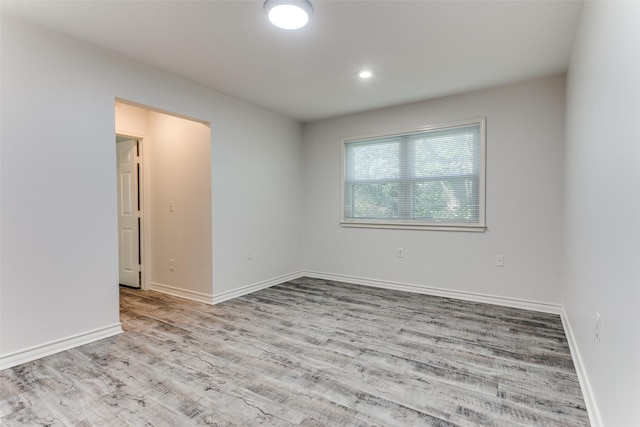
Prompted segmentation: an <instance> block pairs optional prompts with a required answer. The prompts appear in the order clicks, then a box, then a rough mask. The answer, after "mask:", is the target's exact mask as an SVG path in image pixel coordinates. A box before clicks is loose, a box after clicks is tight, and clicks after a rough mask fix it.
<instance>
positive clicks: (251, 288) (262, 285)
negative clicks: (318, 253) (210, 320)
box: [213, 271, 304, 304]
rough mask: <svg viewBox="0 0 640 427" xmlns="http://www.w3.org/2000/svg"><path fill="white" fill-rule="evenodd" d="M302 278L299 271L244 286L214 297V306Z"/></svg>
mask: <svg viewBox="0 0 640 427" xmlns="http://www.w3.org/2000/svg"><path fill="white" fill-rule="evenodd" d="M302 276H304V274H302V272H300V271H298V272H295V273H290V274H285V275H284V276H279V277H274V278H273V279H268V280H263V281H261V282H257V283H253V284H251V285H247V286H243V287H241V288H238V289H234V290H232V291H227V292H223V293H221V294H218V295H214V296H213V304H219V303H221V302H224V301H228V300H230V299H233V298H238V297H241V296H243V295H247V294H250V293H253V292H256V291H259V290H261V289H266V288H270V287H271V286H275V285H279V284H281V283H284V282H288V281H289V280H293V279H298V278H300V277H302Z"/></svg>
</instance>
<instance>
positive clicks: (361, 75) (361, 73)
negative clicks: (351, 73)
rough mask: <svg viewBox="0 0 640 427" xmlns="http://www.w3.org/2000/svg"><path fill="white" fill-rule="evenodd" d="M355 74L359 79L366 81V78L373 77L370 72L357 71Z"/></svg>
mask: <svg viewBox="0 0 640 427" xmlns="http://www.w3.org/2000/svg"><path fill="white" fill-rule="evenodd" d="M356 74H357V75H358V77H360V78H361V79H368V78H370V77H372V76H373V72H372V71H371V70H358V72H356Z"/></svg>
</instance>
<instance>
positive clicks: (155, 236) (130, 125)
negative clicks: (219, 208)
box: [115, 98, 213, 302]
mask: <svg viewBox="0 0 640 427" xmlns="http://www.w3.org/2000/svg"><path fill="white" fill-rule="evenodd" d="M115 125H116V129H115V135H116V148H117V152H118V156H117V158H118V168H119V170H118V191H119V193H118V202H119V206H118V212H119V215H120V216H122V218H119V226H118V230H119V243H120V245H119V246H120V252H121V253H120V254H119V257H120V266H119V267H120V270H121V273H122V274H121V275H120V280H119V282H120V283H121V284H124V285H126V286H130V287H134V288H141V289H142V290H153V291H158V292H164V293H168V294H172V295H175V296H179V297H183V298H189V299H193V300H196V301H202V302H210V301H211V300H212V298H213V267H212V265H213V260H212V236H211V234H212V214H211V211H212V202H211V127H210V124H209V122H205V121H202V120H197V119H193V118H190V117H186V116H182V115H178V114H175V113H170V112H167V111H164V110H158V109H154V108H151V107H148V106H144V105H140V104H137V103H133V102H130V101H126V100H122V99H119V98H118V99H116V100H115ZM118 147H121V148H118ZM136 189H137V190H138V191H137V194H136ZM126 208H128V210H127V209H126ZM127 213H128V214H129V216H126V217H125V214H127ZM120 219H122V220H123V224H120ZM127 221H128V223H127ZM123 275H125V276H128V279H127V278H122V276H123Z"/></svg>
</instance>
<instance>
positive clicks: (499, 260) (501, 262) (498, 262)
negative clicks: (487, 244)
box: [496, 255, 504, 267]
mask: <svg viewBox="0 0 640 427" xmlns="http://www.w3.org/2000/svg"><path fill="white" fill-rule="evenodd" d="M496 267H504V255H496Z"/></svg>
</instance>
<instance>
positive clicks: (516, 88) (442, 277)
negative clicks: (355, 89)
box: [304, 76, 565, 304]
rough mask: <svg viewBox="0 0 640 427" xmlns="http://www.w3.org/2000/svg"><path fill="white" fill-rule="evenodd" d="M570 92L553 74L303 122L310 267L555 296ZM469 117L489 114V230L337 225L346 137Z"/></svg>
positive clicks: (547, 298) (546, 298)
mask: <svg viewBox="0 0 640 427" xmlns="http://www.w3.org/2000/svg"><path fill="white" fill-rule="evenodd" d="M564 91H565V86H564V76H555V77H549V78H545V79H540V80H534V81H529V82H525V83H519V84H513V85H508V86H502V87H498V88H494V89H488V90H483V91H479V92H472V93H467V94H463V95H459V96H452V97H447V98H442V99H436V100H432V101H425V102H420V103H415V104H410V105H404V106H399V107H393V108H387V109H383V110H377V111H372V112H366V113H362V114H355V115H350V116H345V117H339V118H335V119H329V120H324V121H318V122H313V123H308V124H306V125H305V127H304V164H305V184H304V185H305V186H304V189H305V191H304V192H305V195H306V198H305V212H306V215H305V225H306V227H305V230H304V235H305V242H306V245H305V250H306V251H305V260H304V267H305V270H310V271H314V272H320V273H333V274H339V275H344V276H352V277H358V278H364V279H376V280H383V281H385V280H386V281H392V282H401V283H408V284H413V285H418V286H423V287H437V288H442V289H447V290H454V291H462V292H472V293H479V294H484V295H497V296H501V297H506V298H517V299H522V300H528V301H538V302H548V303H555V304H559V302H560V230H561V229H560V226H561V218H562V214H561V213H562V210H561V208H562V156H563V137H564V102H565V99H564ZM473 117H486V118H487V197H486V200H487V210H486V215H487V225H488V230H487V231H486V232H484V233H474V232H447V231H414V230H388V229H385V230H381V229H367V228H343V227H341V226H340V209H341V203H340V202H341V201H340V197H341V196H340V174H341V167H342V166H341V141H340V139H341V138H342V137H344V136H349V135H357V134H363V133H369V132H370V133H376V132H383V131H389V130H391V131H393V130H402V129H412V128H415V127H418V126H421V125H429V124H435V123H443V122H452V121H457V120H461V119H467V118H473ZM400 247H401V248H403V249H404V258H402V259H399V258H397V257H396V250H397V248H400ZM498 254H500V255H504V256H505V267H504V268H499V267H496V266H495V256H496V255H498Z"/></svg>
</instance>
